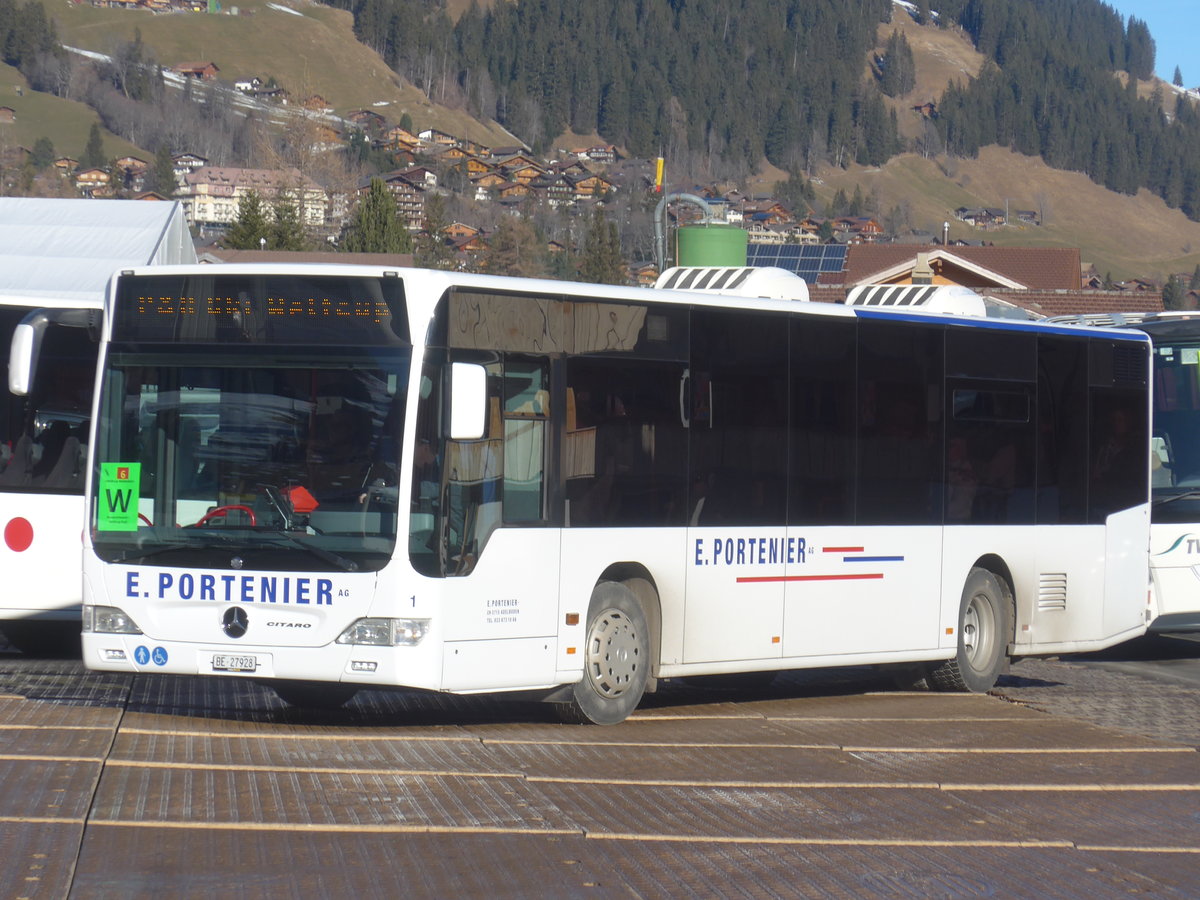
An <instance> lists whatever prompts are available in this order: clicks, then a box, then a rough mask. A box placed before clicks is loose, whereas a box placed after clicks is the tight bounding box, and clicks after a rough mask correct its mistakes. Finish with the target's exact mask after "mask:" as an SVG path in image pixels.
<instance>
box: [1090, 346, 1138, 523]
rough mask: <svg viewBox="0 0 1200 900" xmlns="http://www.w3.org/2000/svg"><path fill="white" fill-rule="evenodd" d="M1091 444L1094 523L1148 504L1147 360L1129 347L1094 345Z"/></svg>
mask: <svg viewBox="0 0 1200 900" xmlns="http://www.w3.org/2000/svg"><path fill="white" fill-rule="evenodd" d="M1090 344H1091V346H1090V366H1089V368H1090V372H1091V377H1090V381H1091V390H1090V401H1091V444H1090V453H1089V455H1088V475H1089V481H1090V483H1089V495H1088V496H1089V502H1088V515H1089V519H1090V520H1091V521H1092V522H1103V521H1104V519H1105V517H1106V516H1109V515H1111V514H1112V513H1115V512H1118V511H1120V510H1122V509H1128V508H1129V507H1131V506H1136V505H1138V504H1139V503H1145V502H1146V498H1147V495H1148V492H1149V484H1148V471H1149V466H1148V463H1147V458H1148V453H1149V446H1150V435H1149V423H1148V421H1147V419H1148V415H1149V413H1148V411H1147V403H1148V400H1147V391H1146V387H1145V386H1146V383H1147V378H1148V372H1147V368H1148V366H1147V362H1146V355H1145V353H1144V352H1143V351H1142V348H1141V347H1140V346H1137V345H1134V344H1131V343H1130V342H1127V341H1121V342H1116V341H1104V340H1093V341H1091V342H1090Z"/></svg>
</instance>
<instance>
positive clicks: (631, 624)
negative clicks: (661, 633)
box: [558, 581, 650, 725]
mask: <svg viewBox="0 0 1200 900" xmlns="http://www.w3.org/2000/svg"><path fill="white" fill-rule="evenodd" d="M587 621H588V624H587V643H586V645H585V646H584V650H583V678H582V679H580V680H579V681H578V682H577V683H576V684H575V685H573V687H572V690H571V699H570V700H569V701H567V702H565V703H560V704H558V714H559V717H560V718H561V719H562V720H563V721H564V722H572V723H577V724H589V723H591V724H595V725H615V724H617V723H618V722H621V721H623V720H625V719H626V718H628V716H629V714H630V713H632V712H633V711H634V710H635V709H637V705H638V703H640V702H641V699H642V694H643V693H644V692H645V690H646V682H647V680H648V678H649V676H650V640H649V635H650V630H649V628H648V627H647V625H646V616H645V613H643V612H642V606H641V604H640V603H639V602H638V600H637V598H636V597H635V596H634V595H633V592H632V591H631V590H629V588H627V587H626V586H625V585H623V584H618V583H617V582H615V581H602V582H601V583H600V584H598V585H596V587H595V589H594V590H593V591H592V599H591V601H590V602H589V604H588V619H587Z"/></svg>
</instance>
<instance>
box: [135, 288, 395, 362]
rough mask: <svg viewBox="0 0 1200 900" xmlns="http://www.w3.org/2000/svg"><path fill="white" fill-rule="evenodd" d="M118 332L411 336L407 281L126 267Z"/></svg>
mask: <svg viewBox="0 0 1200 900" xmlns="http://www.w3.org/2000/svg"><path fill="white" fill-rule="evenodd" d="M113 340H115V341H132V342H149V343H164V342H165V343H177V342H188V343H221V344H323V345H329V344H338V345H344V346H362V345H364V344H366V345H385V346H387V345H396V344H407V343H408V323H407V318H406V316H405V307H404V281H403V279H401V278H399V277H395V276H390V277H376V276H362V275H329V274H320V275H318V274H311V275H309V274H302V273H301V274H297V273H275V274H268V273H253V274H246V273H240V274H239V273H230V274H223V273H222V274H217V273H214V274H212V275H209V274H200V275H197V274H170V275H124V276H121V277H120V279H119V281H118V285H117V296H116V303H115V306H114V308H113Z"/></svg>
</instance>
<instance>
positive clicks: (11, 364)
mask: <svg viewBox="0 0 1200 900" xmlns="http://www.w3.org/2000/svg"><path fill="white" fill-rule="evenodd" d="M50 325H65V326H67V327H70V328H86V329H87V330H88V337H90V338H91V339H92V340H99V339H100V310H98V309H35V310H33V311H32V312H30V313H29V314H28V315H26V316H25V318H23V319H22V320H21V322H20V324H18V325H17V327H16V328H14V329H13V336H12V345H11V346H10V347H9V354H8V390H9V393H11V394H16V395H17V396H18V397H27V396H29V393H30V391H32V390H33V374H34V372H36V371H37V364H38V354H39V353H40V352H41V349H42V338H43V337H44V336H45V334H46V329H47V328H48V327H49V326H50Z"/></svg>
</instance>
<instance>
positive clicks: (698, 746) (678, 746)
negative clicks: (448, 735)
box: [480, 737, 842, 750]
mask: <svg viewBox="0 0 1200 900" xmlns="http://www.w3.org/2000/svg"><path fill="white" fill-rule="evenodd" d="M480 742H481V743H482V744H483V745H484V746H487V745H489V744H498V745H509V746H518V747H525V746H536V747H645V748H646V749H648V750H661V749H663V748H671V749H673V750H693V749H694V750H760V749H761V750H841V749H842V748H841V747H839V746H838V745H837V744H785V743H777V742H763V743H754V742H747V743H736V742H732V741H731V742H728V743H720V742H716V741H710V742H697V743H694V744H693V743H680V742H678V741H535V740H530V739H528V738H487V737H485V738H482V739H481V741H480Z"/></svg>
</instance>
